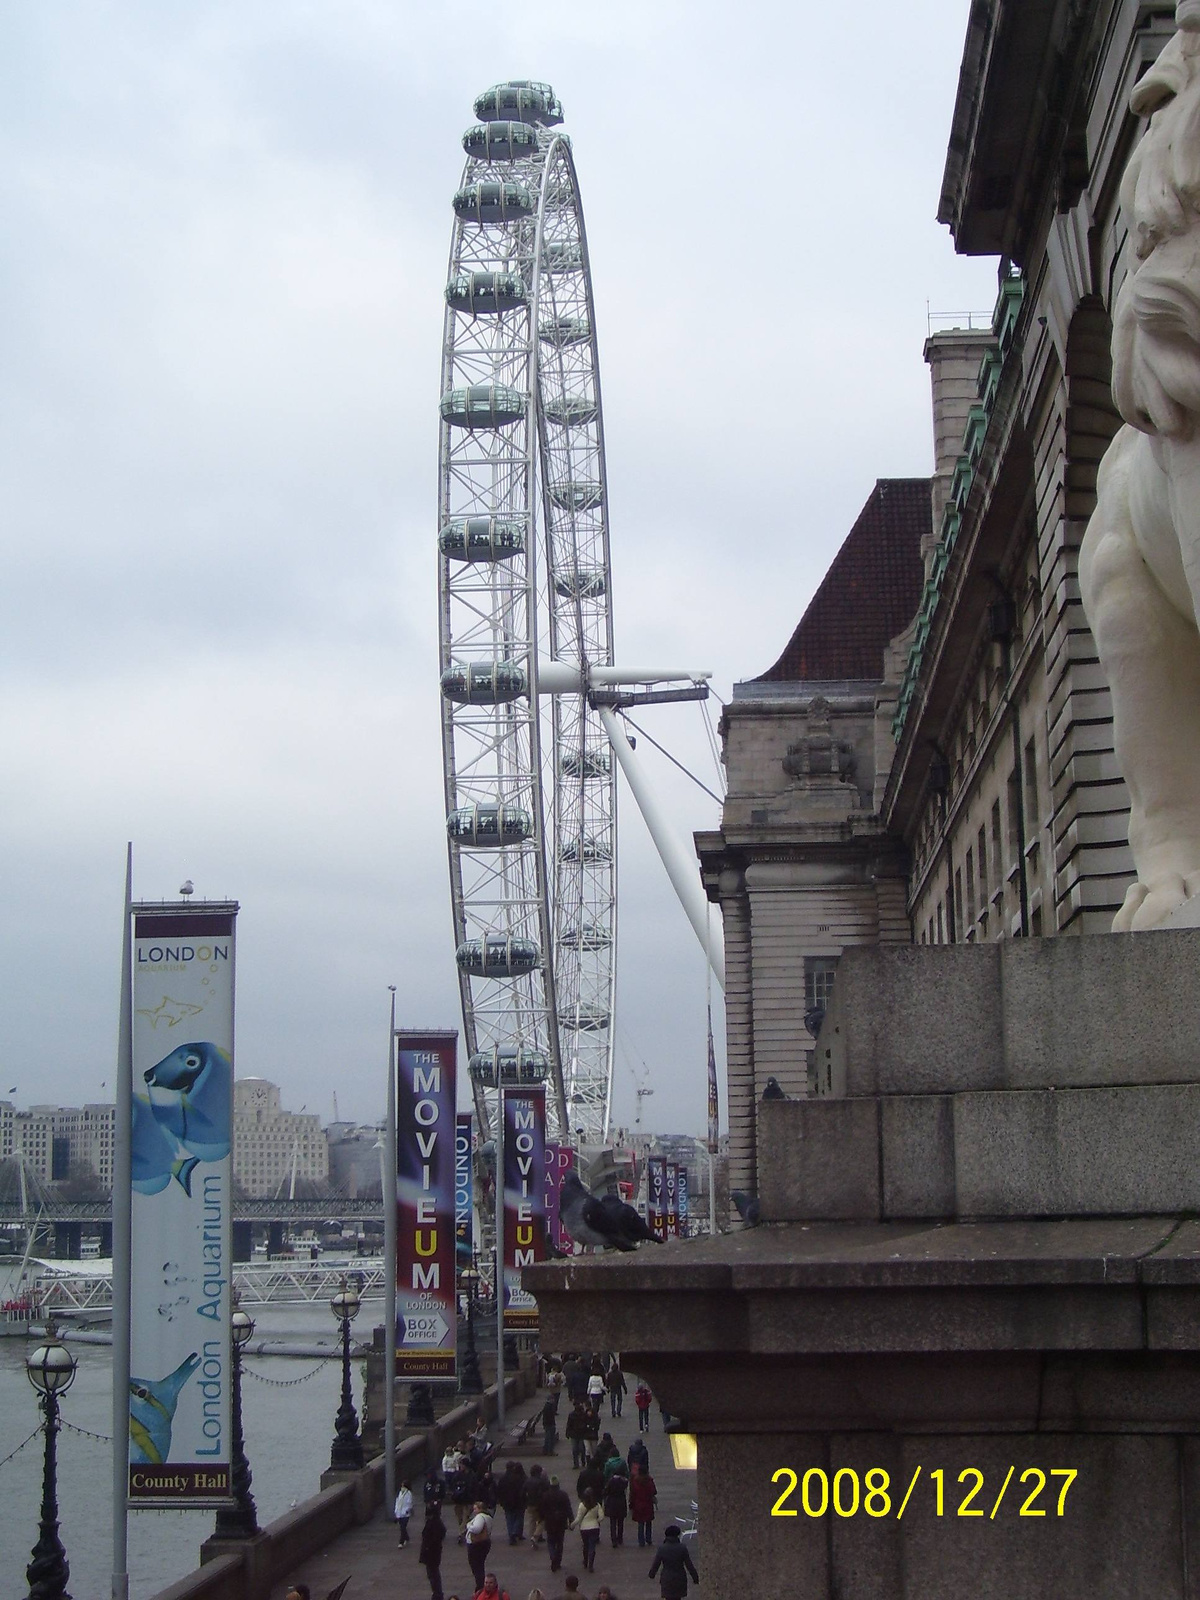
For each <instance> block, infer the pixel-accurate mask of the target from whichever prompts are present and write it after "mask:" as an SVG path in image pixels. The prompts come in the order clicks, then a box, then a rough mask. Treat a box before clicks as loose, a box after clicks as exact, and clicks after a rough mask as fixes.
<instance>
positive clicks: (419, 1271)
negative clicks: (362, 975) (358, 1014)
mask: <svg viewBox="0 0 1200 1600" xmlns="http://www.w3.org/2000/svg"><path fill="white" fill-rule="evenodd" d="M457 1045H458V1035H457V1034H456V1033H444V1032H435V1033H414V1032H410V1031H409V1030H408V1029H399V1030H397V1033H396V1376H397V1378H399V1379H401V1380H402V1381H404V1382H406V1383H426V1382H428V1381H430V1380H431V1379H449V1380H450V1381H451V1382H453V1381H454V1379H455V1377H456V1353H457V1347H458V1297H457V1294H456V1292H455V1259H454V1258H455V1214H456V1205H455V1191H456V1189H457V1187H458V1184H457V1174H456V1163H455V1147H456V1145H457V1143H458V1129H457V1126H456V1121H457V1111H456V1109H455V1091H456V1065H457Z"/></svg>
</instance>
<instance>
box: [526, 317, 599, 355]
mask: <svg viewBox="0 0 1200 1600" xmlns="http://www.w3.org/2000/svg"><path fill="white" fill-rule="evenodd" d="M591 336H592V330H591V327H590V325H589V323H588V319H587V318H586V317H554V318H552V319H551V321H549V322H543V323H542V325H541V327H540V328H539V329H538V338H539V339H541V340H542V342H543V343H544V344H552V345H555V346H558V347H559V348H561V347H562V346H564V345H571V344H586V343H587V342H588V340H589V339H590V338H591Z"/></svg>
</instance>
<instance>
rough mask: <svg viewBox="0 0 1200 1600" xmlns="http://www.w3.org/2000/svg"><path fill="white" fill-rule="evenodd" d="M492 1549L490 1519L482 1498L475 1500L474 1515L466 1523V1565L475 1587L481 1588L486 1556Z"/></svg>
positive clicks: (485, 1574) (485, 1569) (485, 1573)
mask: <svg viewBox="0 0 1200 1600" xmlns="http://www.w3.org/2000/svg"><path fill="white" fill-rule="evenodd" d="M491 1549H492V1519H491V1517H489V1516H488V1513H487V1507H486V1506H485V1505H484V1503H483V1501H482V1500H477V1501H476V1502H475V1507H474V1515H473V1516H472V1517H471V1519H470V1521H469V1522H468V1523H467V1565H468V1566H469V1567H470V1569H471V1576H472V1577H473V1578H474V1579H475V1588H476V1589H477V1590H478V1589H482V1588H483V1580H484V1579H485V1577H486V1576H487V1558H488V1556H489V1555H490V1553H491Z"/></svg>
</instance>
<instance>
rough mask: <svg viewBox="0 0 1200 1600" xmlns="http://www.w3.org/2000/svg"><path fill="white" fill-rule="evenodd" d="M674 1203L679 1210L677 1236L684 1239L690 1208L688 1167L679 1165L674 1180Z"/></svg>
mask: <svg viewBox="0 0 1200 1600" xmlns="http://www.w3.org/2000/svg"><path fill="white" fill-rule="evenodd" d="M675 1204H676V1208H677V1209H678V1212H679V1237H680V1238H681V1239H686V1238H687V1236H688V1221H689V1218H688V1213H689V1211H690V1209H691V1206H690V1201H689V1197H688V1169H687V1168H686V1167H680V1168H679V1173H678V1177H677V1178H676V1181H675Z"/></svg>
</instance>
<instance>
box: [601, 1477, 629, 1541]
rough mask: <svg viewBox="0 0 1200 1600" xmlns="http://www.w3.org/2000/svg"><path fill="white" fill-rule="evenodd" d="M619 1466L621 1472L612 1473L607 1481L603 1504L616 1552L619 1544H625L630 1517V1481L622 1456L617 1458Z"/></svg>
mask: <svg viewBox="0 0 1200 1600" xmlns="http://www.w3.org/2000/svg"><path fill="white" fill-rule="evenodd" d="M617 1466H618V1468H619V1469H620V1470H619V1471H617V1472H614V1473H612V1474H611V1475H610V1476H609V1477H608V1479H607V1480H606V1481H605V1484H604V1500H603V1502H602V1504H603V1506H604V1515H605V1516H606V1517H607V1518H608V1532H609V1537H610V1538H611V1539H612V1547H613V1549H614V1550H615V1549H616V1548H617V1546H618V1545H619V1544H624V1543H625V1518H626V1517H627V1516H628V1515H629V1500H628V1495H627V1491H628V1488H629V1479H628V1478H627V1477H626V1476H625V1463H624V1462H623V1461H622V1460H621V1458H620V1456H618V1457H617Z"/></svg>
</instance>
